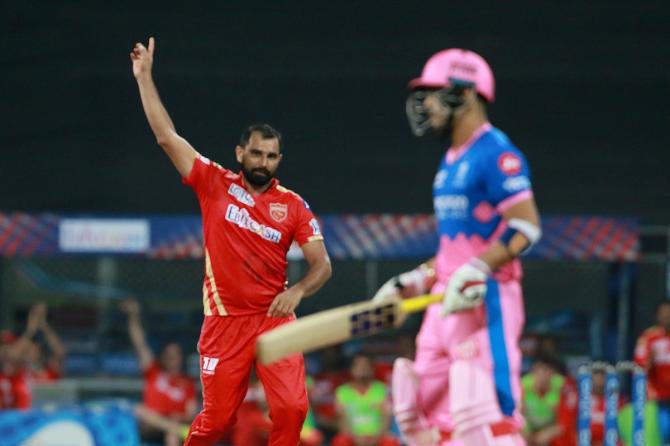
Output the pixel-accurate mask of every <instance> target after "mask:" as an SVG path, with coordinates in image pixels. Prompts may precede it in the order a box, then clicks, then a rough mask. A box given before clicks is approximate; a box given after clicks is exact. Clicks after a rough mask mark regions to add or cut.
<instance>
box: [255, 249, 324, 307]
mask: <svg viewBox="0 0 670 446" xmlns="http://www.w3.org/2000/svg"><path fill="white" fill-rule="evenodd" d="M302 253H303V255H304V256H305V260H306V261H307V264H308V265H309V269H308V271H307V274H305V276H304V277H303V278H302V279H300V281H298V282H297V283H296V284H295V285H293V286H292V287H291V288H289V289H287V290H286V291H284V292H282V293H280V294H278V295H277V297H275V300H274V301H272V304H271V305H270V308H269V309H268V315H269V316H273V317H288V316H290V315H291V314H293V311H294V310H295V309H296V307H297V306H298V304H299V303H300V300H301V299H302V298H303V297H308V296H311V295H312V294H314V293H316V292H317V291H319V289H320V288H321V287H322V286H323V285H324V284H325V283H326V282H327V281H328V279H330V276H331V275H332V268H331V266H330V258H329V257H328V252H327V251H326V246H325V245H324V243H323V241H322V240H315V241H311V242H307V243H305V244H304V245H302Z"/></svg>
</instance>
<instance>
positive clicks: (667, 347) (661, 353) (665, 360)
mask: <svg viewBox="0 0 670 446" xmlns="http://www.w3.org/2000/svg"><path fill="white" fill-rule="evenodd" d="M651 351H652V358H653V359H654V363H655V364H670V341H669V340H668V339H666V338H661V339H657V340H656V341H654V342H653V343H652V344H651Z"/></svg>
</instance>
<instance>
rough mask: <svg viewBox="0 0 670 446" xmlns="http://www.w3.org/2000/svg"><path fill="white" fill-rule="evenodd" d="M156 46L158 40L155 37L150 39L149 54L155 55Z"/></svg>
mask: <svg viewBox="0 0 670 446" xmlns="http://www.w3.org/2000/svg"><path fill="white" fill-rule="evenodd" d="M155 46H156V40H155V39H154V38H153V37H149V52H150V53H151V54H153V53H154V47H155Z"/></svg>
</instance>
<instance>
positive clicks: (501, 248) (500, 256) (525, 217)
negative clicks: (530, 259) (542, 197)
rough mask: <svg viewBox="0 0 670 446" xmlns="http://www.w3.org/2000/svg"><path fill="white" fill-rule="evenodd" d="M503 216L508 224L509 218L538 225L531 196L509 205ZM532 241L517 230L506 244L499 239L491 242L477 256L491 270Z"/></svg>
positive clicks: (507, 260)
mask: <svg viewBox="0 0 670 446" xmlns="http://www.w3.org/2000/svg"><path fill="white" fill-rule="evenodd" d="M503 218H504V219H505V221H507V222H508V224H509V222H510V220H513V219H514V220H516V221H518V220H521V221H523V222H527V223H529V224H531V225H533V226H535V227H536V228H539V227H540V215H539V213H538V211H537V206H536V205H535V200H534V199H533V198H529V199H527V200H524V201H522V202H520V203H517V204H515V205H514V206H512V207H510V208H509V209H507V210H506V211H505V212H503ZM533 242H534V240H528V238H527V236H526V235H524V234H523V232H521V231H519V232H517V233H515V234H514V235H513V236H512V238H511V239H510V240H509V241H508V242H507V243H506V244H505V243H503V242H502V241H500V240H498V241H497V242H495V243H493V244H492V245H491V246H490V247H489V249H488V250H486V251H485V252H484V253H483V254H481V255H480V256H479V258H480V259H481V260H483V261H484V262H486V264H488V266H489V267H490V268H491V270H493V271H495V270H496V269H498V268H500V267H501V266H503V265H504V264H505V263H507V262H509V261H510V260H513V259H514V258H515V257H517V256H519V255H520V254H521V253H522V252H523V251H524V249H526V247H528V246H529V244H531V243H533Z"/></svg>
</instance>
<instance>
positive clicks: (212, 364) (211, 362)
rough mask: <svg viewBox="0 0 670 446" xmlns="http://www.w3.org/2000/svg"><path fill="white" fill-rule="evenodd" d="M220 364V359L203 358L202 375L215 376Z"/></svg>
mask: <svg viewBox="0 0 670 446" xmlns="http://www.w3.org/2000/svg"><path fill="white" fill-rule="evenodd" d="M218 363H219V358H208V357H207V356H203V357H202V373H203V374H204V375H213V374H214V373H215V372H216V365H217V364H218Z"/></svg>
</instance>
